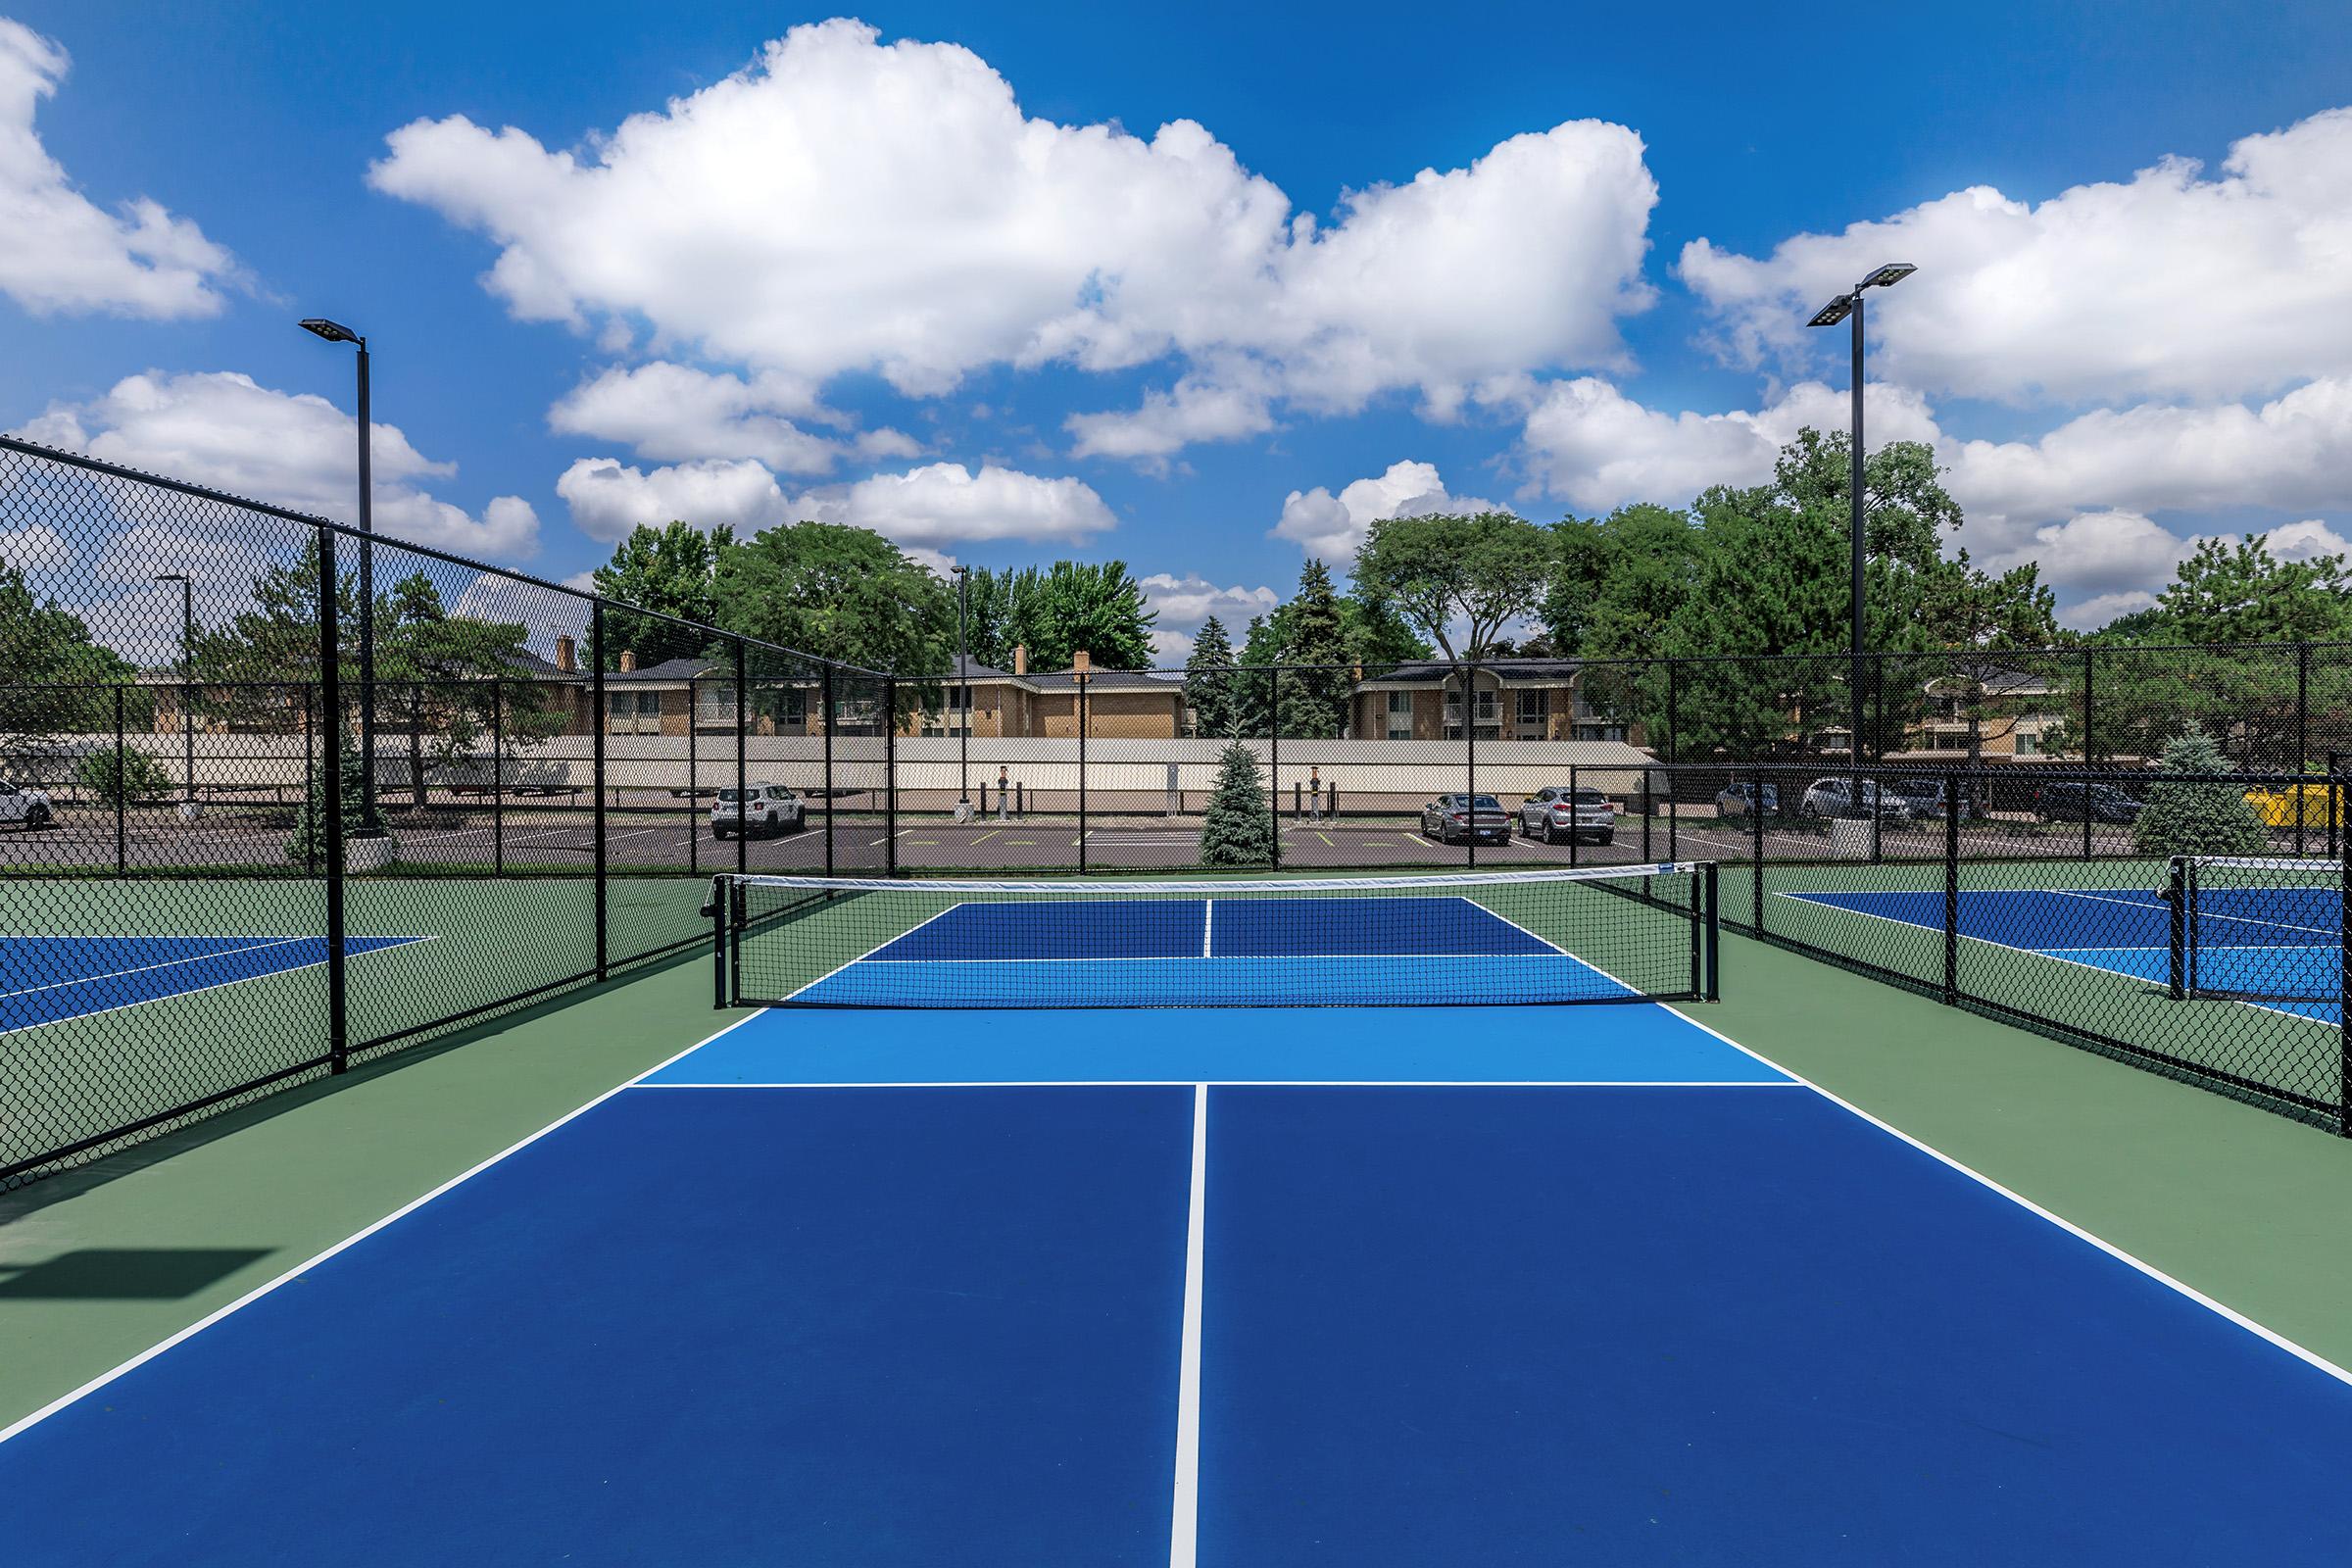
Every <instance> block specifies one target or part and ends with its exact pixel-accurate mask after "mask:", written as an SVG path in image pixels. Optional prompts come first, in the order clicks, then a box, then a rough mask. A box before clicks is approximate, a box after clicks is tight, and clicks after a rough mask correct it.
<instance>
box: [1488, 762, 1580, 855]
mask: <svg viewBox="0 0 2352 1568" xmlns="http://www.w3.org/2000/svg"><path fill="white" fill-rule="evenodd" d="M1576 788H1577V768H1576V764H1575V763H1574V762H1570V763H1569V764H1568V863H1569V864H1570V865H1576V864H1579V863H1581V861H1580V860H1579V858H1578V856H1577V853H1576V812H1577V808H1578V806H1579V804H1580V803H1581V802H1582V801H1583V799H1584V798H1583V797H1582V796H1580V795H1578V794H1577V793H1576ZM1496 804H1497V805H1499V804H1501V799H1500V797H1496ZM1519 825H1520V826H1521V827H1522V828H1524V827H1526V826H1527V817H1526V815H1525V814H1524V813H1523V814H1522V815H1521V816H1520V818H1519Z"/></svg>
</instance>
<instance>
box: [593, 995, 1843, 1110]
mask: <svg viewBox="0 0 2352 1568" xmlns="http://www.w3.org/2000/svg"><path fill="white" fill-rule="evenodd" d="M1530 1005H1531V1006H1545V1005H1549V1004H1545V1003H1531V1004H1530ZM1202 1083H1205V1084H1208V1085H1210V1086H1212V1087H1214V1088H1218V1089H1802V1088H1804V1087H1805V1085H1803V1084H1800V1083H1798V1082H1797V1081H1796V1080H1794V1079H1792V1078H937V1079H930V1078H876V1079H871V1080H863V1081H858V1082H850V1081H846V1080H845V1081H843V1082H840V1083H831V1082H811V1081H796V1080H790V1079H777V1080H774V1081H772V1082H771V1081H767V1080H756V1081H749V1082H746V1081H740V1080H731V1081H728V1082H725V1083H715V1082H714V1083H681V1082H676V1081H674V1080H673V1081H669V1082H664V1083H658V1084H655V1083H646V1084H630V1085H628V1086H627V1087H628V1088H629V1089H630V1090H631V1091H632V1092H633V1093H640V1094H642V1093H648V1092H653V1091H659V1090H664V1089H706V1090H707V1089H779V1090H789V1089H1181V1088H1183V1087H1185V1086H1186V1085H1188V1084H1202Z"/></svg>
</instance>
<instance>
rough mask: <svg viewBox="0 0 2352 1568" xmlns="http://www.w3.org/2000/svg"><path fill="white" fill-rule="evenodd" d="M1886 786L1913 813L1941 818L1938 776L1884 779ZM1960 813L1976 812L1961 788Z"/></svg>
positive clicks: (1941, 782) (1936, 818)
mask: <svg viewBox="0 0 2352 1568" xmlns="http://www.w3.org/2000/svg"><path fill="white" fill-rule="evenodd" d="M1887 789H1888V790H1889V791H1890V792H1892V793H1893V794H1895V795H1896V796H1899V797H1900V798H1901V799H1902V801H1903V804H1905V805H1906V806H1908V807H1910V808H1911V811H1912V814H1913V815H1915V816H1925V817H1931V818H1934V819H1935V820H1936V821H1941V820H1942V819H1943V811H1944V798H1943V780H1941V779H1939V778H1891V779H1888V780H1887ZM1960 814H1961V815H1962V816H1964V817H1966V816H1974V815H1976V814H1977V811H1976V806H1975V803H1974V802H1973V801H1972V800H1971V799H1970V797H1969V792H1968V791H1966V790H1963V791H1962V792H1961V795H1960Z"/></svg>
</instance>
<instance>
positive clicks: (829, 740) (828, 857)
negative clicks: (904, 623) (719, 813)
mask: <svg viewBox="0 0 2352 1568" xmlns="http://www.w3.org/2000/svg"><path fill="white" fill-rule="evenodd" d="M822 695H823V697H824V703H825V875H827V876H831V875H832V874H833V717H834V713H833V666H832V665H831V664H827V665H826V666H825V675H824V691H823V693H822ZM742 831H743V830H742V829H741V828H738V829H736V832H737V834H738V835H739V836H740V834H741V833H742Z"/></svg>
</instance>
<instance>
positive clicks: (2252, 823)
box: [2131, 730, 2270, 856]
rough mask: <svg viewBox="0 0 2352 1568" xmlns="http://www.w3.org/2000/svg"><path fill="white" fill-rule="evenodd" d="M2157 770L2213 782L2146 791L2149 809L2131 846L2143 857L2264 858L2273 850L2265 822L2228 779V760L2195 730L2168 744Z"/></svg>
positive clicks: (2159, 786) (2137, 825)
mask: <svg viewBox="0 0 2352 1568" xmlns="http://www.w3.org/2000/svg"><path fill="white" fill-rule="evenodd" d="M2157 765H2158V766H2159V767H2161V768H2162V769H2163V770H2164V771H2165V772H2167V773H2210V774H2213V775H2215V778H2214V781H2213V782H2212V783H2210V784H2203V783H2197V782H2195V781H2193V780H2181V781H2180V782H2177V783H2162V784H2151V785H2149V786H2148V790H2147V803H2146V805H2145V806H2144V807H2143V808H2142V809H2141V810H2140V813H2139V819H2138V820H2137V821H2135V822H2133V823H2132V824H2131V844H2132V847H2133V848H2135V849H2136V850H2138V851H2139V853H2140V854H2142V855H2167V856H2170V855H2260V854H2261V853H2262V852H2263V851H2265V850H2267V849H2268V848H2270V836H2269V835H2268V834H2267V833H2265V832H2264V831H2263V826H2262V818H2260V817H2259V816H2257V815H2255V814H2254V808H2253V807H2251V806H2249V805H2247V804H2246V794H2245V790H2244V788H2243V787H2242V786H2240V785H2238V784H2235V783H2232V782H2230V781H2229V778H2228V777H2227V775H2228V774H2229V759H2228V758H2226V757H2224V756H2223V755H2222V749H2221V748H2220V747H2219V746H2217V745H2215V744H2214V742H2213V740H2212V739H2211V738H2210V737H2208V736H2206V735H2203V734H2200V733H2198V732H2196V731H2194V730H2192V731H2190V732H2189V733H2187V734H2185V735H2181V736H2179V737H2177V738H2176V739H2173V740H2170V741H2167V742H2166V743H2165V747H2164V754H2163V756H2162V757H2160V758H2159V759H2158V760H2157Z"/></svg>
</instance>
